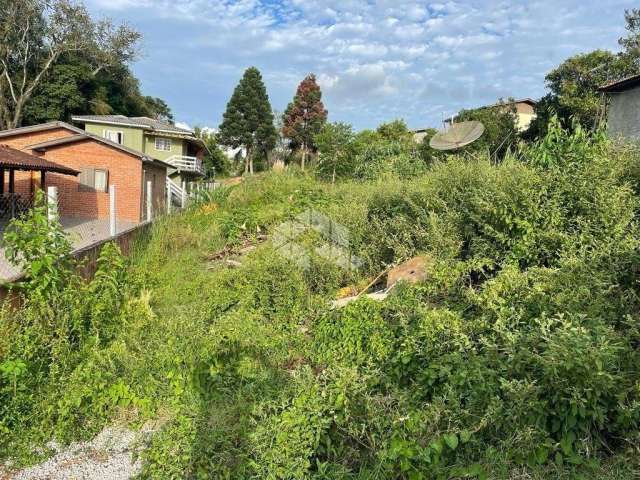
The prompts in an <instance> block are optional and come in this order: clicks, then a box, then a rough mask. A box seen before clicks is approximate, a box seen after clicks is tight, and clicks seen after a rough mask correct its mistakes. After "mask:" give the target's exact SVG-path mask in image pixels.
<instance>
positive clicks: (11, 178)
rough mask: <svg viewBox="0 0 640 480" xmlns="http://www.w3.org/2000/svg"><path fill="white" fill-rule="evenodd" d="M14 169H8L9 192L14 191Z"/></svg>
mask: <svg viewBox="0 0 640 480" xmlns="http://www.w3.org/2000/svg"><path fill="white" fill-rule="evenodd" d="M15 173H16V171H15V170H14V169H13V168H10V169H9V193H15V184H16V176H15Z"/></svg>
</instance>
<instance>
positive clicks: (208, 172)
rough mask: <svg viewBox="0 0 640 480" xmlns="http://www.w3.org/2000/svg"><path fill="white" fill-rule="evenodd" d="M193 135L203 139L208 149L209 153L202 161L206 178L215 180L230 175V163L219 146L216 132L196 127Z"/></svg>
mask: <svg viewBox="0 0 640 480" xmlns="http://www.w3.org/2000/svg"><path fill="white" fill-rule="evenodd" d="M193 134H194V135H195V136H196V137H198V138H200V139H202V141H203V142H204V144H205V146H206V147H207V152H206V153H205V155H204V158H203V159H202V163H203V164H204V168H205V176H206V178H213V177H214V176H216V175H224V174H226V173H228V171H229V166H230V165H229V163H230V162H229V159H228V158H227V156H226V155H225V153H224V152H223V151H222V150H221V149H220V147H219V146H218V139H217V135H216V134H215V132H213V131H211V130H210V129H203V128H201V127H195V128H194V129H193Z"/></svg>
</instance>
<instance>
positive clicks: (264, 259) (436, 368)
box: [0, 127, 640, 479]
mask: <svg viewBox="0 0 640 480" xmlns="http://www.w3.org/2000/svg"><path fill="white" fill-rule="evenodd" d="M638 160H639V159H638V156H637V153H636V152H635V151H633V150H629V149H619V148H617V147H615V146H612V145H610V144H609V143H608V142H607V141H606V139H604V138H601V137H598V136H596V137H595V138H591V137H588V136H586V134H583V133H582V132H580V131H578V132H577V133H575V134H574V135H572V136H569V135H567V134H566V133H564V132H562V131H561V130H559V129H558V128H555V129H554V128H553V127H552V128H551V133H550V135H549V137H547V139H545V140H544V141H542V142H541V143H540V144H538V145H534V146H532V147H529V148H527V149H526V150H523V151H521V152H518V154H517V155H513V156H507V158H506V159H505V160H504V162H503V163H501V164H500V165H497V166H496V165H492V164H491V163H490V162H488V161H485V160H475V159H474V160H470V159H464V158H451V159H449V160H448V161H447V162H446V163H440V164H435V165H433V166H432V167H431V168H430V170H429V171H428V172H427V173H425V174H424V175H419V176H416V177H415V178H413V179H411V180H408V179H406V178H402V179H400V178H397V177H394V176H393V175H385V176H384V178H380V177H379V178H376V179H375V180H371V181H367V182H355V181H354V182H340V183H338V184H336V185H335V186H332V185H328V184H325V183H322V182H317V181H315V180H314V179H313V178H311V177H308V176H304V175H301V174H299V173H290V174H287V173H283V174H275V173H273V174H265V175H262V176H257V177H255V178H251V179H248V180H247V181H246V182H244V183H243V184H241V185H239V186H236V187H232V188H231V189H229V190H225V191H219V192H218V193H216V194H215V197H211V198H206V199H203V202H202V203H201V204H198V205H195V206H193V207H192V208H190V209H189V210H188V211H186V212H185V213H183V214H181V215H176V216H173V217H171V218H166V219H163V220H161V221H159V222H157V223H156V224H155V225H154V227H153V231H152V233H151V235H150V237H149V238H148V239H147V241H146V242H145V243H144V244H141V245H139V246H138V249H137V251H136V254H135V255H134V256H133V258H132V259H131V264H130V266H129V268H128V273H127V275H128V277H127V278H128V279H130V280H134V282H133V283H134V284H135V285H136V288H133V289H131V290H130V291H129V292H128V293H127V294H126V296H125V298H124V299H123V300H122V302H121V303H122V307H121V308H119V309H118V311H117V312H115V313H113V312H112V315H111V317H109V318H111V319H112V321H107V319H106V317H104V315H103V314H102V313H101V314H100V315H102V316H99V315H98V314H97V313H92V314H90V318H100V319H104V320H101V321H102V322H104V324H105V325H106V326H107V327H108V329H109V331H110V332H112V333H111V334H110V335H109V336H108V338H106V339H104V341H100V342H84V343H82V344H81V345H83V348H82V349H81V354H79V355H76V356H73V357H71V356H70V357H68V358H73V361H71V360H69V361H67V364H66V366H65V368H63V369H62V372H63V373H62V374H60V373H56V372H55V371H50V370H47V371H46V372H44V373H42V376H41V377H39V378H36V379H31V380H29V382H28V383H26V384H25V385H27V388H34V389H36V390H35V391H37V395H38V399H37V401H36V400H35V399H33V398H32V397H30V396H29V394H28V393H25V392H22V393H20V394H17V393H15V392H13V390H12V388H13V385H14V383H15V382H14V383H12V381H11V376H10V375H9V376H7V375H5V376H3V377H2V383H0V392H2V395H3V396H2V397H1V398H2V399H3V401H4V402H5V407H4V409H3V410H2V412H3V413H2V414H3V417H2V422H3V423H2V425H9V427H8V429H7V430H5V432H6V433H7V434H8V436H7V437H5V439H6V440H5V441H4V443H2V444H1V445H2V447H3V448H4V450H3V454H4V455H5V456H7V455H8V454H10V453H12V454H13V453H15V451H16V450H15V449H16V446H17V445H22V446H23V447H24V451H25V452H27V450H26V446H27V445H28V444H30V443H31V442H33V441H42V440H45V439H46V437H47V436H49V435H57V436H60V437H62V438H63V439H70V438H76V437H78V436H89V435H91V434H93V433H95V432H96V431H97V430H99V428H101V427H102V426H103V425H104V424H105V423H107V422H110V421H114V419H120V420H123V421H127V422H130V423H133V424H134V425H135V424H140V423H142V422H144V421H146V420H148V419H160V420H161V423H162V425H163V427H162V428H161V430H160V431H159V432H158V433H157V434H156V435H155V436H154V438H153V440H152V443H151V446H150V448H149V449H148V450H147V451H145V452H144V453H143V460H144V471H143V473H142V475H141V476H142V477H143V478H234V479H235V478H274V479H276V478H315V479H321V478H332V479H333V478H353V479H386V478H407V479H420V478H532V479H533V478H567V479H568V478H593V479H595V478H607V479H623V478H633V477H635V476H638V475H640V464H639V462H638V460H637V458H639V457H638V453H640V452H639V451H638V445H640V430H639V422H640V370H639V367H640V355H639V351H638V345H640V330H639V328H638V283H637V272H638V263H639V262H638V260H639V258H638V247H639V246H640V245H639V243H640V235H639V233H640V232H639V231H638V225H637V216H638V211H639V210H638V207H639V206H640V203H639V198H638V196H637V191H638V175H637V172H638V171H639V170H638V164H639V163H638ZM310 207H312V208H314V209H316V210H319V211H321V212H324V213H325V214H327V215H329V216H330V217H332V218H334V219H335V220H336V221H339V222H340V223H342V224H343V225H345V226H347V227H348V228H349V231H350V234H351V243H352V248H353V251H354V253H355V254H357V255H358V256H359V257H361V258H362V259H363V260H364V267H363V270H362V271H361V272H360V274H359V275H357V276H356V278H353V275H351V276H349V275H344V274H341V273H340V272H339V271H336V269H335V268H334V267H332V266H330V265H327V264H324V263H322V262H319V261H318V262H316V261H314V262H312V263H311V266H310V269H309V270H307V271H303V270H302V269H301V268H300V267H298V266H297V264H296V263H295V262H292V261H291V260H290V259H288V258H287V257H286V256H283V255H281V253H282V252H280V251H278V249H277V248H275V247H274V245H272V244H271V243H270V242H269V241H266V242H261V240H262V235H264V234H269V233H271V232H272V231H273V229H274V227H275V226H276V225H277V224H279V223H280V222H282V221H284V220H287V219H289V218H292V217H293V216H295V215H297V214H299V213H301V212H302V211H304V210H305V209H307V208H310ZM247 244H254V245H256V248H255V249H254V250H252V251H251V252H249V253H248V254H247V255H244V256H243V257H242V258H241V261H242V265H241V266H240V267H237V268H231V267H230V266H228V265H227V264H226V263H225V262H224V261H219V260H211V258H212V254H213V253H215V252H218V251H220V250H222V249H223V248H225V247H229V246H231V247H234V248H241V247H244V246H246V245H247ZM416 254H422V255H426V256H429V257H430V258H431V259H432V260H433V262H432V264H433V266H432V268H431V269H430V271H429V275H428V278H427V280H426V281H425V282H422V283H420V284H418V285H402V286H401V287H399V288H397V289H396V291H395V292H394V294H393V295H391V296H390V297H389V298H388V299H387V300H386V301H384V302H382V303H376V302H373V301H370V300H366V299H362V300H359V301H358V302H355V303H353V304H351V305H349V306H348V307H346V308H344V309H339V310H331V309H330V307H329V300H330V299H331V298H333V296H334V294H335V292H336V290H337V289H338V288H340V287H342V286H344V283H345V282H347V281H353V282H356V281H364V279H366V278H367V277H370V276H372V275H375V274H377V273H378V272H380V271H382V270H383V269H385V268H387V266H389V265H392V264H395V263H398V262H400V261H402V260H404V259H407V258H410V257H411V256H413V255H416ZM365 283H366V281H365ZM116 284H117V283H116ZM96 289H97V290H96ZM92 291H93V292H97V293H96V295H103V294H99V292H103V291H104V288H97V287H95V288H94V290H92ZM90 311H93V310H91V309H90ZM29 312H31V313H29ZM21 315H23V316H22V317H19V318H18V320H19V319H21V318H27V317H25V316H28V315H33V311H31V310H29V309H26V310H25V311H24V312H22V313H21ZM67 315H70V313H69V314H65V313H60V314H59V315H58V316H56V317H55V320H56V321H57V322H62V321H64V319H66V318H68V316H67ZM91 315H93V316H91ZM3 328H4V329H5V331H4V333H5V335H4V337H3V340H2V342H4V343H2V344H0V346H1V348H0V354H1V355H2V356H0V360H1V361H2V362H4V363H3V364H8V363H7V362H15V361H18V360H21V357H20V353H21V350H20V348H23V347H19V348H18V347H12V346H10V344H12V342H14V343H15V339H16V338H23V339H26V340H28V341H29V342H30V343H29V345H32V346H34V345H35V346H38V345H40V342H50V341H51V340H50V338H49V337H42V336H38V335H36V334H35V333H34V332H40V331H41V330H29V331H22V333H20V332H19V331H20V328H17V327H16V319H15V318H13V319H12V318H10V314H9V313H6V315H5V320H4V323H3ZM20 335H22V336H20ZM65 335H68V334H65ZM20 345H22V344H20ZM24 348H25V349H26V348H27V347H26V346H25V347H24ZM22 351H26V350H22ZM38 351H39V350H38ZM34 355H35V354H34ZM38 355H40V354H38ZM65 355H67V353H65ZM68 355H71V354H70V353H69V354H68ZM46 358H49V357H46ZM64 358H67V357H64ZM25 363H27V364H29V365H30V362H25ZM20 378H23V377H20ZM47 382H49V383H47ZM53 383H55V385H58V384H59V385H60V387H59V388H53V387H52V385H53ZM42 385H49V387H47V388H43V387H42ZM45 412H46V413H45ZM34 413H35V415H34ZM23 427H24V428H23ZM20 428H23V430H18V429H20ZM35 431H40V432H44V433H43V434H41V435H36V434H35V433H33V432H35ZM25 455H26V456H28V453H25Z"/></svg>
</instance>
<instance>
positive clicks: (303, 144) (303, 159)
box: [300, 142, 307, 172]
mask: <svg viewBox="0 0 640 480" xmlns="http://www.w3.org/2000/svg"><path fill="white" fill-rule="evenodd" d="M306 159H307V144H306V143H304V142H303V143H302V160H301V161H300V168H302V171H303V172H304V161H305V160H306Z"/></svg>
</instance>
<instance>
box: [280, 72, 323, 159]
mask: <svg viewBox="0 0 640 480" xmlns="http://www.w3.org/2000/svg"><path fill="white" fill-rule="evenodd" d="M326 121H327V110H326V109H325V108H324V104H323V103H322V92H321V91H320V86H319V85H318V83H317V82H316V76H315V75H314V74H312V73H311V74H309V75H307V76H306V77H305V78H304V80H302V82H300V85H298V89H297V90H296V95H295V96H294V97H293V101H292V102H291V103H290V104H289V105H288V106H287V109H286V110H285V112H284V116H283V127H282V133H283V134H284V136H285V137H287V138H288V139H289V140H290V141H291V144H292V146H293V147H297V148H299V149H300V151H301V152H302V159H301V167H302V170H304V164H305V160H306V158H307V155H308V154H309V151H314V150H315V145H314V136H315V135H317V134H318V133H319V132H320V129H321V128H322V125H324V123H325V122H326Z"/></svg>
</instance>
